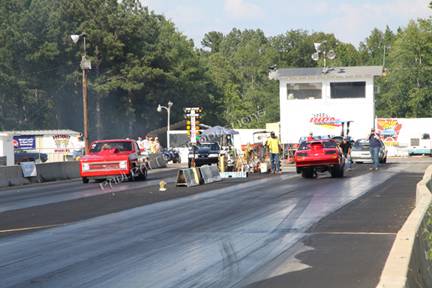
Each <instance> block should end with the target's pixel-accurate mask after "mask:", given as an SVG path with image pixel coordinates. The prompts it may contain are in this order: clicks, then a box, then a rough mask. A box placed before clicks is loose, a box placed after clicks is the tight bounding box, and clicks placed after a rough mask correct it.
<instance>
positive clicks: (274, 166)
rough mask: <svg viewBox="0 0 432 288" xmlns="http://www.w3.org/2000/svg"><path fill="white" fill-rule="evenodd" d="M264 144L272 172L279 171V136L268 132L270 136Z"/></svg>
mask: <svg viewBox="0 0 432 288" xmlns="http://www.w3.org/2000/svg"><path fill="white" fill-rule="evenodd" d="M266 146H267V147H268V149H269V152H270V163H271V171H272V173H273V174H274V173H276V172H277V173H280V163H279V153H280V151H281V150H282V149H281V143H280V141H279V138H278V137H276V135H275V133H274V132H271V133H270V138H269V139H267V142H266Z"/></svg>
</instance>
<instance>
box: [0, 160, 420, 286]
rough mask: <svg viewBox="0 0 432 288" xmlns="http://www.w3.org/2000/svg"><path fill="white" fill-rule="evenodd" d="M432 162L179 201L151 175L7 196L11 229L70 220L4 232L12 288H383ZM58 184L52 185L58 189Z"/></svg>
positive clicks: (198, 193)
mask: <svg viewBox="0 0 432 288" xmlns="http://www.w3.org/2000/svg"><path fill="white" fill-rule="evenodd" d="M427 165H428V163H427V161H419V162H413V161H411V162H410V161H408V162H401V163H395V164H389V165H386V167H385V168H383V169H381V170H380V171H377V172H369V171H368V170H367V167H369V166H368V165H361V166H356V167H355V169H354V170H353V171H352V172H348V173H347V174H348V175H347V177H346V178H344V179H332V178H330V177H328V176H324V175H323V176H320V177H319V178H318V179H303V178H301V177H300V176H298V175H295V174H285V175H282V176H268V177H264V178H263V177H257V178H252V179H249V180H248V181H244V180H241V181H239V180H228V181H224V182H223V183H217V184H216V183H215V184H211V185H205V186H199V187H194V188H178V189H175V188H174V187H173V186H172V185H171V186H169V187H168V191H167V192H168V193H167V194H168V195H171V196H164V195H167V194H162V192H156V191H155V189H154V187H146V186H145V185H146V184H143V183H145V182H142V183H139V184H135V183H121V184H119V186H122V185H123V186H125V187H124V190H121V191H120V190H119V191H118V192H115V193H114V192H113V193H102V194H101V195H93V196H91V197H88V196H87V197H85V198H82V199H80V198H74V199H72V200H70V199H67V198H64V200H59V199H57V200H59V201H60V202H57V201H54V202H52V201H48V200H47V199H45V200H44V201H41V202H37V199H35V200H34V201H36V202H34V203H36V205H37V206H32V204H28V203H29V202H27V201H28V200H26V199H23V200H22V201H23V202H25V203H27V204H26V205H23V206H20V205H21V204H19V203H20V202H21V200H19V199H15V201H10V202H9V203H8V204H6V202H7V201H3V200H2V198H3V195H6V196H5V197H6V198H7V197H11V196H10V195H11V194H10V193H9V190H6V191H1V192H0V207H9V208H3V211H4V212H3V213H0V227H1V229H3V230H4V227H7V225H10V226H11V227H20V225H21V227H23V223H24V224H25V222H26V221H27V222H28V223H27V224H31V222H32V220H31V218H33V217H32V215H36V214H37V212H38V211H45V212H49V211H53V210H56V209H57V210H58V211H57V212H56V213H57V214H55V213H54V214H53V215H50V216H45V215H46V214H44V213H42V214H39V216H38V217H35V218H37V219H39V220H38V221H40V223H39V224H41V226H43V225H44V224H46V225H48V224H49V223H52V222H50V221H53V220H52V219H51V218H52V217H54V218H59V219H60V220H58V219H57V220H56V221H57V222H56V223H55V224H64V225H59V226H57V227H54V228H50V229H43V230H39V231H36V232H33V233H25V234H19V233H18V234H12V235H11V234H6V236H4V237H1V238H0V251H1V253H0V263H1V264H0V267H1V268H0V279H1V281H0V287H53V288H57V287H128V288H129V287H374V286H375V285H376V283H377V281H378V278H379V274H380V273H381V269H382V266H383V265H384V262H385V258H386V257H387V254H388V252H389V249H390V247H391V245H392V242H393V239H394V236H395V233H396V232H397V230H398V229H399V228H400V226H401V225H402V223H403V222H404V220H405V219H406V217H407V215H408V214H409V213H410V211H411V209H412V207H413V203H414V197H415V183H416V182H417V181H419V179H420V178H421V177H422V174H423V171H424V169H425V168H426V166H427ZM171 173H173V172H171ZM155 176H156V175H155ZM160 176H161V177H162V176H163V177H165V178H169V177H173V174H170V173H168V174H166V175H160ZM156 178H157V177H155V179H154V180H155V182H156V180H157V179H156ZM56 185H57V184H53V185H52V186H51V185H47V186H44V188H43V189H45V190H46V191H47V194H51V193H52V194H53V195H54V194H55V193H54V190H55V189H56V188H55V187H56ZM59 185H63V184H59ZM64 185H65V186H66V187H67V186H68V185H70V186H71V187H72V186H75V185H77V187H81V186H78V183H75V182H73V183H69V184H67V183H64ZM79 185H82V184H79ZM128 185H144V186H142V187H141V186H140V187H132V186H130V187H129V186H128ZM126 186H127V187H126ZM35 187H36V186H35ZM61 187H63V186H61ZM32 188H33V187H32ZM51 188H52V189H51ZM41 189H42V188H41ZM65 189H66V188H65ZM83 189H84V188H83ZM85 189H89V188H85ZM85 189H84V190H85ZM90 189H92V188H91V187H90ZM118 189H120V188H118ZM84 190H83V191H84ZM171 190H172V191H171ZM38 191H39V192H40V191H41V190H38ZM203 192H205V193H203ZM60 193H62V192H60ZM164 193H166V192H164ZM169 193H172V194H169ZM66 194H67V193H66ZM112 194H115V195H117V198H116V197H112ZM188 194H190V195H189V196H186V195H188ZM144 195H147V196H144ZM149 195H152V196H149ZM180 196H184V197H180ZM39 197H42V198H43V197H44V196H43V195H40V196H39ZM53 197H54V196H53ZM36 198H37V197H36ZM167 199H171V200H169V201H163V202H158V201H159V200H167ZM109 201H111V203H112V204H108V203H109ZM117 202H118V204H116V203H117ZM154 202H158V203H154ZM80 203H81V204H80ZM148 203H153V204H151V205H144V204H148ZM98 204H99V205H98ZM14 205H16V206H14ZM40 205H41V206H40ZM142 205H144V206H142ZM106 206H109V209H107V208H105V207H106ZM14 207H21V208H20V209H15V208H14ZM59 207H60V208H59ZM89 207H90V208H89ZM132 207H136V208H132ZM74 208H75V209H74ZM64 209H69V210H67V213H63V214H68V215H66V216H63V218H62V217H60V215H61V211H64ZM112 212H115V213H112ZM92 213H93V214H92ZM107 213H110V214H107ZM69 214H72V215H71V216H69ZM104 214H105V215H104ZM97 215H101V216H99V217H94V216H97ZM14 216H16V217H14ZM5 218H6V219H9V220H4V219H5ZM17 219H18V220H17ZM29 219H30V220H29ZM83 219H87V220H83ZM62 220H63V221H62ZM79 220H81V221H79ZM8 221H9V222H8ZM73 221H76V222H73ZM71 222H73V223H71ZM66 223H70V224H66ZM33 224H35V223H33ZM33 224H32V225H33ZM14 225H15V226H14ZM24 226H25V225H24Z"/></svg>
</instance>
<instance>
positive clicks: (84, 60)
mask: <svg viewBox="0 0 432 288" xmlns="http://www.w3.org/2000/svg"><path fill="white" fill-rule="evenodd" d="M81 38H82V39H83V42H84V53H83V55H82V57H81V64H80V67H81V69H82V95H83V97H82V100H83V126H84V147H85V154H88V152H89V138H88V134H89V133H88V130H89V129H88V128H89V123H88V77H87V76H88V75H87V74H88V70H90V69H91V62H90V60H89V59H87V52H86V34H85V33H81V34H80V35H71V39H72V41H73V42H74V44H77V43H78V41H79V39H81Z"/></svg>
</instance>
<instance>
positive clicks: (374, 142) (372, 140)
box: [369, 129, 381, 170]
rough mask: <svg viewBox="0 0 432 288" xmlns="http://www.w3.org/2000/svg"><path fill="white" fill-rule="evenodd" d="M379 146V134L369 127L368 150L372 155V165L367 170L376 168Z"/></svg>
mask: <svg viewBox="0 0 432 288" xmlns="http://www.w3.org/2000/svg"><path fill="white" fill-rule="evenodd" d="M380 148H381V142H380V138H379V135H378V134H377V133H376V132H375V129H371V133H370V134H369V151H370V154H371V157H372V162H373V167H371V168H369V170H373V169H374V170H378V166H379V151H380Z"/></svg>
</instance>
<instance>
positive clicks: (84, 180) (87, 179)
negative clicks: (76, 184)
mask: <svg viewBox="0 0 432 288" xmlns="http://www.w3.org/2000/svg"><path fill="white" fill-rule="evenodd" d="M89 181H90V180H89V178H87V177H82V183H84V184H87V183H89Z"/></svg>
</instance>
